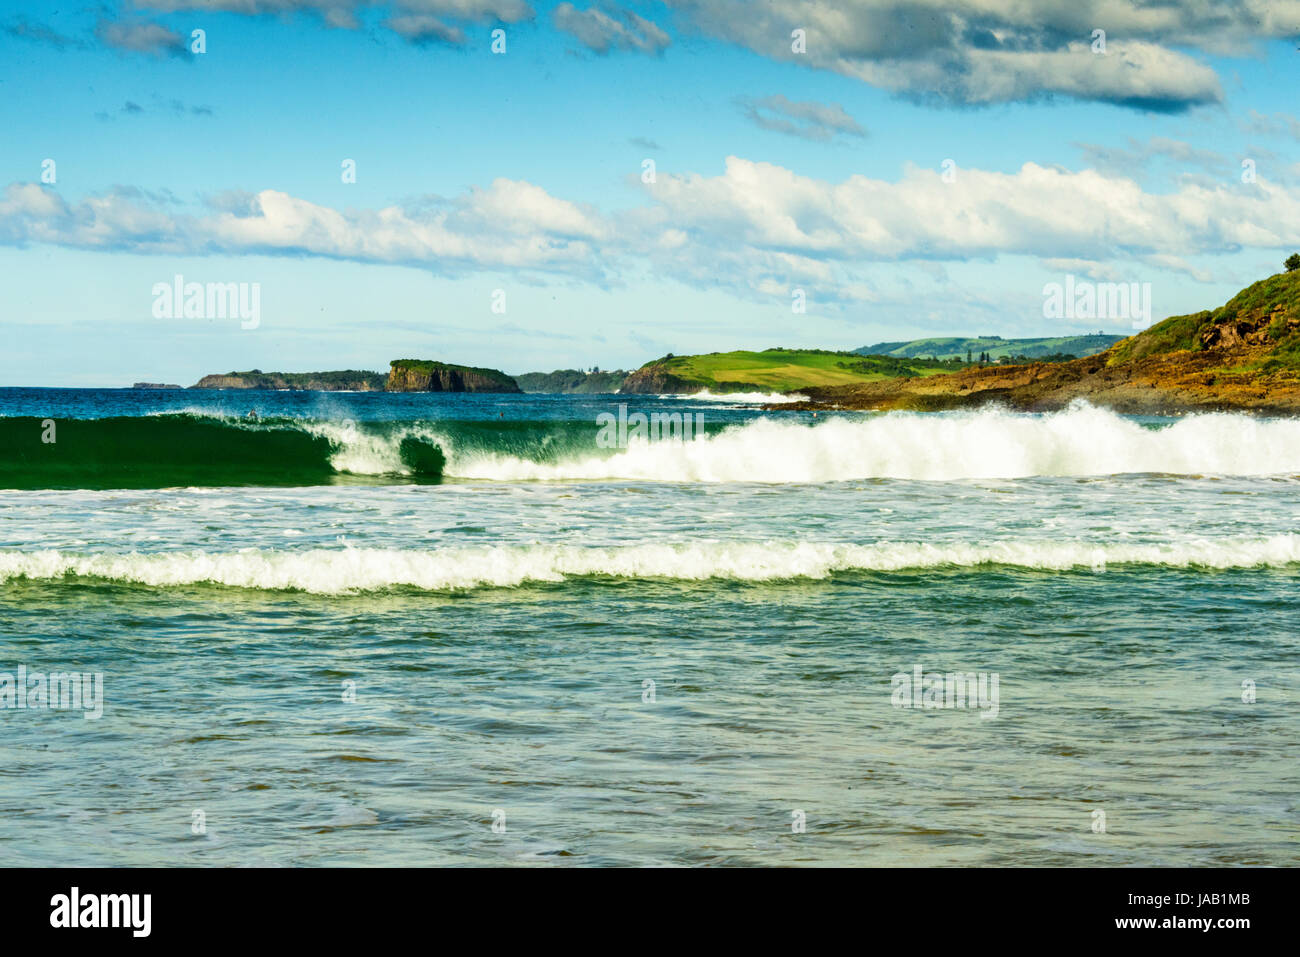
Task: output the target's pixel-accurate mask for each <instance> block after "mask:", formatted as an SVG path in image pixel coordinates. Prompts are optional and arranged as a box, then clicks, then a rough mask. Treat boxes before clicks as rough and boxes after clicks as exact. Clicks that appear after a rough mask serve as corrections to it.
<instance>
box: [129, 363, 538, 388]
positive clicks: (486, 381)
mask: <svg viewBox="0 0 1300 957" xmlns="http://www.w3.org/2000/svg"><path fill="white" fill-rule="evenodd" d="M135 388H152V386H150V385H149V384H148V383H136V385H135ZM160 388H161V387H160ZM170 388H180V386H174V387H170ZM190 388H191V389H262V390H267V391H289V392H519V391H520V389H519V385H518V384H517V383H516V382H515V380H514V379H512V378H510V376H508V375H506V374H505V373H504V372H500V371H498V370H496V369H479V368H475V367H473V366H460V365H453V364H451V363H447V362H434V361H432V360H428V359H394V360H393V361H392V363H390V368H389V371H388V374H387V375H384V374H383V373H382V372H367V371H364V370H360V369H343V370H338V371H334V372H263V371H262V370H261V369H251V370H249V371H248V372H227V373H225V374H220V375H205V376H204V377H203V378H202V379H200V380H199V381H198V382H196V383H194V385H192V386H190Z"/></svg>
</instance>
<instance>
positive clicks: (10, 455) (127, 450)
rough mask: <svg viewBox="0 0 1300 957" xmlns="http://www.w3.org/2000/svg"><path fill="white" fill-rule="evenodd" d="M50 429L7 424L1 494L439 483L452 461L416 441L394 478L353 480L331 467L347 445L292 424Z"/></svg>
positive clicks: (404, 446) (118, 424)
mask: <svg viewBox="0 0 1300 957" xmlns="http://www.w3.org/2000/svg"><path fill="white" fill-rule="evenodd" d="M45 421H48V420H43V419H38V418H34V417H15V418H0V449H3V454H0V488H11V489H112V488H168V487H172V486H225V485H328V484H334V483H337V482H349V481H352V482H375V481H393V480H400V481H408V482H410V481H437V480H438V479H439V478H440V477H441V475H442V467H443V464H444V462H445V459H444V456H443V453H442V451H441V449H440V448H439V447H438V446H437V445H436V444H432V443H429V442H424V441H421V440H420V439H418V438H407V439H405V440H403V441H402V442H401V447H400V455H399V456H395V457H394V468H393V470H392V473H391V474H386V473H384V472H383V471H380V472H379V473H378V474H368V475H367V474H362V475H348V474H345V473H343V472H341V471H340V470H339V469H337V468H336V467H335V466H334V464H333V463H332V461H331V460H332V458H333V457H334V456H335V455H336V453H338V452H339V451H340V448H341V445H342V443H341V442H340V441H339V440H336V439H333V438H331V437H330V436H329V435H328V434H327V433H323V432H320V431H316V430H312V429H310V428H308V427H304V426H303V425H301V424H297V423H294V422H292V421H290V420H269V421H265V422H261V423H249V424H247V425H245V424H243V423H238V422H234V421H225V420H221V419H215V418H203V417H198V416H192V415H163V416H145V417H139V418H136V417H120V418H103V419H58V420H54V434H53V437H54V441H53V442H46V441H44V438H45V437H47V436H48V434H49V432H48V430H47V428H46V427H45V426H44V425H43V423H44V422H45ZM399 463H400V465H399ZM403 473H405V474H403Z"/></svg>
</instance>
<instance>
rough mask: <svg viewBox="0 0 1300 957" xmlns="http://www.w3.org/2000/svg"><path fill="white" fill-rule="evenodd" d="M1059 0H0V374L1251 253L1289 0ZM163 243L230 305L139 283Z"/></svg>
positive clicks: (986, 316) (769, 309)
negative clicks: (1178, 0)
mask: <svg viewBox="0 0 1300 957" xmlns="http://www.w3.org/2000/svg"><path fill="white" fill-rule="evenodd" d="M1062 6H1064V5H1062V4H1059V3H1048V2H1046V0H1044V2H1042V3H1039V2H1036V0H1035V2H1028V0H1022V2H1011V0H1006V2H1002V0H954V2H946V3H942V4H939V3H935V4H928V3H915V2H901V0H860V2H850V0H840V2H838V3H830V2H827V0H788V2H782V0H778V2H772V3H765V4H751V5H744V4H739V3H737V2H736V0H674V2H667V3H664V2H649V3H634V4H585V3H577V4H569V3H563V4H554V3H540V2H525V0H407V2H405V3H396V4H379V3H356V2H351V0H135V2H131V3H127V4H111V3H110V4H108V5H105V6H98V7H83V8H77V9H75V10H63V9H60V11H59V12H52V11H51V12H45V11H43V10H41V9H40V8H36V9H33V8H32V7H31V5H27V4H16V3H5V4H0V83H2V84H3V87H2V88H0V89H2V90H3V96H2V97H0V103H2V104H3V105H2V106H0V123H2V124H3V129H4V130H5V134H4V138H3V148H0V268H3V272H4V276H5V277H6V281H5V282H4V283H3V284H2V285H0V311H2V312H0V314H2V315H3V324H4V328H5V339H6V349H5V350H3V353H0V384H4V385H67V386H115V385H123V384H127V385H129V384H130V383H131V382H132V381H136V380H148V381H168V382H179V383H181V384H190V383H192V382H193V381H195V380H196V379H197V378H198V377H199V376H201V375H203V374H205V373H208V372H225V371H230V370H233V369H248V368H254V367H257V368H261V369H264V370H271V369H274V370H285V371H306V370H315V369H335V368H369V369H381V370H382V369H385V368H386V367H387V363H388V361H389V360H390V359H393V358H397V357H406V356H416V357H424V358H437V359H443V360H446V361H452V362H463V363H468V364H473V365H487V366H494V367H498V368H503V369H505V370H506V371H509V372H515V373H517V372H524V371H531V370H536V369H542V370H549V369H552V368H557V367H588V366H591V365H599V366H601V367H602V368H616V367H623V368H633V367H636V366H638V365H640V364H641V363H643V362H645V361H647V360H649V359H652V358H655V357H656V356H659V355H662V354H664V353H665V352H676V353H687V352H699V351H712V350H724V349H732V348H764V347H767V346H774V345H800V346H815V347H821V348H855V347H857V346H861V345H864V344H867V343H871V342H875V341H880V340H890V339H906V338H912V337H915V336H921V335H943V334H948V335H967V334H1000V335H1003V336H1025V335H1059V334H1070V333H1075V332H1084V331H1095V330H1096V329H1097V328H1099V327H1105V328H1106V330H1107V331H1115V332H1124V333H1127V332H1129V331H1131V329H1130V328H1129V324H1128V323H1124V322H1114V321H1111V322H1105V321H1097V320H1092V321H1086V320H1064V319H1052V318H1047V317H1046V316H1045V315H1044V310H1043V299H1044V297H1043V287H1044V284H1045V283H1048V282H1052V281H1061V280H1062V279H1063V277H1064V276H1065V275H1066V274H1067V273H1069V274H1073V275H1075V276H1076V277H1078V278H1079V279H1082V280H1086V279H1094V280H1101V281H1110V280H1113V281H1131V282H1145V283H1150V284H1151V290H1152V302H1153V313H1154V316H1153V317H1154V318H1156V319H1159V318H1162V317H1164V316H1166V315H1172V314H1178V313H1181V312H1187V311H1193V310H1197V309H1202V308H1207V307H1212V306H1214V305H1217V304H1219V303H1221V302H1222V301H1223V300H1224V299H1226V298H1227V297H1228V296H1230V295H1231V294H1232V293H1233V292H1235V291H1236V290H1237V289H1238V288H1240V287H1241V286H1242V285H1245V284H1247V283H1248V282H1251V281H1253V280H1255V279H1257V278H1261V277H1263V276H1265V275H1268V274H1271V273H1272V272H1276V271H1277V270H1278V269H1279V268H1280V263H1281V260H1282V258H1284V256H1285V255H1286V254H1287V253H1289V252H1291V251H1293V250H1294V249H1296V248H1300V193H1298V192H1297V189H1300V120H1298V119H1297V118H1296V117H1295V115H1294V113H1293V110H1294V106H1293V100H1294V91H1295V89H1296V88H1297V87H1300V66H1298V65H1297V60H1296V58H1297V56H1300V51H1298V50H1297V47H1298V46H1300V40H1298V39H1297V37H1300V3H1295V2H1292V0H1284V2H1272V3H1263V2H1260V3H1254V2H1250V0H1247V2H1244V3H1242V4H1235V5H1229V6H1227V7H1225V5H1221V4H1220V5H1215V4H1208V3H1188V4H1185V5H1182V6H1179V5H1162V6H1160V7H1151V6H1149V5H1148V6H1143V5H1134V4H1129V3H1122V2H1116V0H1096V2H1093V0H1086V2H1084V0H1081V2H1079V3H1077V4H1070V5H1068V7H1069V9H1068V10H1062V9H1061V8H1062ZM195 29H201V30H203V31H204V40H205V43H206V51H205V52H203V53H195V52H192V51H191V50H190V44H191V42H192V41H191V35H192V31H193V30H195ZM497 29H501V30H504V31H505V41H506V51H505V53H504V54H496V53H493V52H492V49H491V44H492V31H493V30H497ZM793 29H802V30H804V31H805V37H806V47H805V50H804V51H803V52H799V53H796V52H794V51H793V50H792V49H791V44H792V40H791V31H792V30H793ZM1095 29H1104V30H1105V31H1106V49H1105V52H1104V53H1102V52H1099V51H1097V50H1096V44H1095V42H1094V39H1093V30H1095ZM47 159H52V160H53V161H54V163H55V171H56V175H55V177H54V182H52V183H51V182H42V164H43V162H44V161H45V160H47ZM346 159H351V160H355V162H356V171H357V175H356V181H355V182H354V183H345V182H343V181H342V178H341V175H340V173H341V163H342V162H343V161H344V160H346ZM946 159H951V160H952V161H953V163H954V164H955V175H954V176H953V177H952V178H951V181H948V180H945V179H944V178H943V177H942V176H941V175H940V174H941V171H942V168H943V162H944V160H946ZM646 160H653V162H654V164H655V177H654V181H653V182H650V183H647V182H644V181H643V175H642V174H643V170H644V166H643V164H644V162H645V161H646ZM1243 161H1248V162H1249V163H1251V164H1253V169H1254V172H1255V177H1254V178H1253V180H1248V181H1243V167H1242V163H1243ZM178 273H179V274H182V275H183V276H184V277H185V279H186V280H187V281H195V282H200V283H204V282H240V283H257V284H259V287H260V294H261V314H260V322H259V323H258V325H257V327H256V328H252V329H245V328H241V324H240V322H238V321H237V320H230V319H226V318H216V317H211V318H189V319H185V318H158V317H156V316H155V315H154V314H153V311H152V307H153V304H154V299H155V297H154V294H153V289H154V287H155V284H157V283H160V282H171V280H172V277H173V276H174V275H176V274H178ZM795 289H801V290H803V291H804V293H805V295H806V298H807V311H806V312H805V313H802V314H800V313H795V312H793V311H792V309H791V301H792V300H791V293H792V290H795ZM497 290H500V291H502V292H504V294H505V300H504V301H505V309H504V312H500V311H493V309H492V302H493V294H494V292H496V291H497Z"/></svg>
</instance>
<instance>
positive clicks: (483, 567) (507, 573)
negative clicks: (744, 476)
mask: <svg viewBox="0 0 1300 957" xmlns="http://www.w3.org/2000/svg"><path fill="white" fill-rule="evenodd" d="M1296 563H1300V535H1296V534H1282V535H1275V536H1272V537H1268V538H1253V539H1220V540H1205V539H1202V540H1192V541H1185V542H1170V543H1159V544H1126V545H1097V544H1091V543H1087V542H1028V541H1002V542H989V543H981V544H967V543H933V544H927V543H923V542H877V543H873V544H833V543H795V542H781V541H764V542H687V543H677V544H641V545H624V546H610V547H603V548H602V547H587V546H576V545H508V546H484V547H471V548H445V549H435V550H427V551H421V550H408V549H393V550H389V549H370V548H344V549H312V550H304V551H284V550H257V549H245V550H241V551H236V552H217V553H207V552H202V551H190V552H166V553H139V552H132V553H128V554H77V553H72V552H66V551H56V550H47V551H33V552H19V551H5V552H0V582H5V581H9V580H11V579H29V580H50V579H64V578H72V579H102V580H108V581H113V582H123V583H137V584H144V585H152V586H180V585H194V584H217V585H225V586H230V587H234V588H248V589H266V590H296V591H305V592H312V593H317V594H346V593H349V592H360V591H378V590H384V589H390V588H415V589H420V590H424V591H456V590H468V589H474V588H484V587H497V588H507V587H516V586H520V585H525V584H528V583H533V582H560V581H564V580H566V579H571V578H591V577H613V578H624V579H671V580H679V581H703V580H708V579H727V580H734V581H748V582H764V581H780V580H787V579H827V578H830V577H832V576H833V575H835V574H837V573H844V572H906V571H921V570H926V569H940V568H958V569H960V568H979V567H985V566H1007V567H1012V568H1021V569H1033V570H1042V571H1069V570H1073V569H1086V570H1092V571H1095V572H1101V571H1104V570H1105V569H1106V568H1108V567H1110V566H1116V565H1124V566H1127V565H1149V566H1160V567H1166V568H1201V569H1233V568H1258V567H1283V566H1290V565H1294V564H1296Z"/></svg>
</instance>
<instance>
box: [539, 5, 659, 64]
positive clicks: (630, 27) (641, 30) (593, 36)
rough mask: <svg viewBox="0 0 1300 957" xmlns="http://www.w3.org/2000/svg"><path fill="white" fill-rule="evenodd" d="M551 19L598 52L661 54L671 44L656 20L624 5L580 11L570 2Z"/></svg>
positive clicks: (559, 7) (562, 6) (560, 8)
mask: <svg viewBox="0 0 1300 957" xmlns="http://www.w3.org/2000/svg"><path fill="white" fill-rule="evenodd" d="M552 18H553V19H554V21H555V26H556V28H557V29H559V30H562V31H563V32H565V33H569V34H572V35H573V36H574V37H575V38H576V39H577V40H578V42H579V43H581V44H582V45H583V46H585V47H586V48H587V49H588V50H591V51H593V52H595V53H601V54H604V53H609V52H610V51H611V50H631V51H635V52H638V53H661V52H663V51H664V50H665V49H667V47H668V46H669V44H671V43H672V40H671V39H669V37H668V34H666V33H664V31H663V30H661V29H659V27H658V26H656V25H655V24H654V23H652V22H651V21H649V20H647V19H646V18H645V17H642V16H639V15H638V14H636V13H635V12H633V11H631V10H625V9H623V8H621V7H613V6H606V7H605V8H604V9H601V8H600V7H589V8H588V9H586V10H579V9H577V8H576V7H575V6H574V5H573V4H571V3H561V4H560V5H559V6H558V7H556V8H555V11H554V13H553V14H552Z"/></svg>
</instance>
